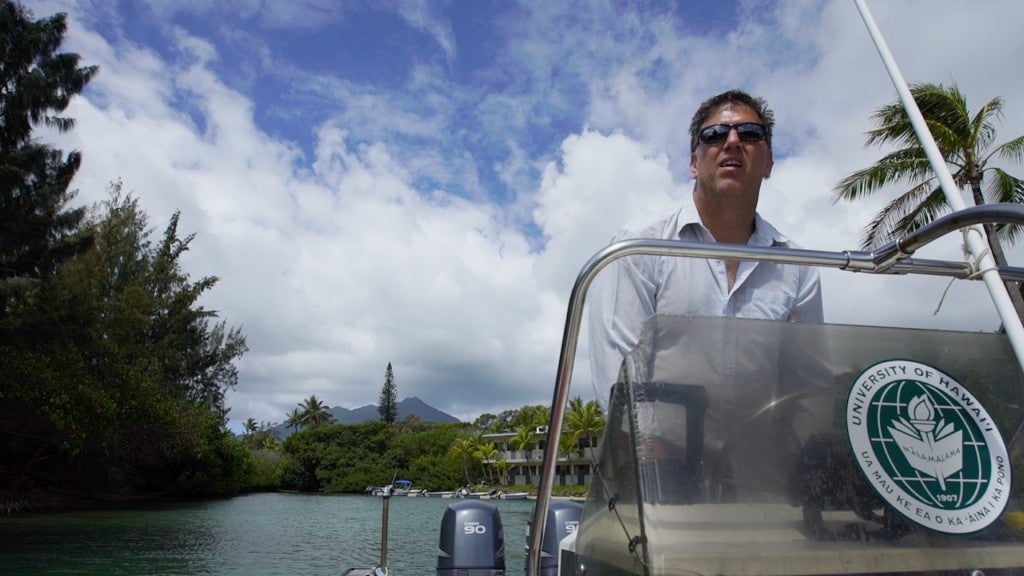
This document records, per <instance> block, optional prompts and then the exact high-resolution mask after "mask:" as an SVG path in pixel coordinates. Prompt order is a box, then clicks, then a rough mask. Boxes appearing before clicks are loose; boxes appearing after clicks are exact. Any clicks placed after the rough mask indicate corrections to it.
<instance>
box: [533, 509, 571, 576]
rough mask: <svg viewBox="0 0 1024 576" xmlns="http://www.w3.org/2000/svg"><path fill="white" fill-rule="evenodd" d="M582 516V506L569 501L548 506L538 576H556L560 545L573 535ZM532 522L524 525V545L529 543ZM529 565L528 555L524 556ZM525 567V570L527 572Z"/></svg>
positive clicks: (560, 553)
mask: <svg viewBox="0 0 1024 576" xmlns="http://www.w3.org/2000/svg"><path fill="white" fill-rule="evenodd" d="M581 516H583V505H582V504H580V503H579V502H572V501H570V500H555V501H553V502H551V503H550V504H549V505H548V515H547V518H545V519H544V541H543V542H541V546H540V576H558V562H559V560H560V559H561V555H562V552H561V550H560V544H561V543H562V540H564V539H565V537H566V536H569V535H570V534H575V533H576V529H577V528H579V526H580V517H581ZM531 524H532V521H530V522H528V523H527V525H526V543H527V546H529V543H530V530H531V528H532V527H531ZM526 562H527V564H529V562H530V555H529V554H527V555H526ZM529 569H530V567H529V566H527V567H526V570H527V571H529Z"/></svg>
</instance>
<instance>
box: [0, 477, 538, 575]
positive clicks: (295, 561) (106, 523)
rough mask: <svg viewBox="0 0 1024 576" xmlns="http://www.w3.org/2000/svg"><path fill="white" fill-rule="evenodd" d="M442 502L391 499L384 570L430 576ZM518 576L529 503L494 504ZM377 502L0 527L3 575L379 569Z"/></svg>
mask: <svg viewBox="0 0 1024 576" xmlns="http://www.w3.org/2000/svg"><path fill="white" fill-rule="evenodd" d="M454 502H459V500H451V499H443V498H406V497H394V498H391V501H390V505H389V530H388V532H389V546H388V568H389V572H390V574H392V575H394V576H411V575H424V574H427V575H429V574H434V573H435V569H436V566H437V542H438V530H439V528H440V526H441V518H442V516H443V515H444V510H445V508H446V507H447V505H448V504H451V503H454ZM489 502H490V503H492V504H494V505H495V506H497V508H498V510H499V511H500V512H501V519H502V522H503V524H504V528H505V548H506V555H507V557H506V566H507V570H508V572H509V573H510V574H522V573H523V563H524V555H525V552H524V551H523V543H524V538H525V534H526V524H527V520H528V519H529V515H530V514H531V513H532V511H533V502H532V501H526V500H491V501H489ZM381 512H382V507H381V499H380V498H376V497H372V496H331V495H309V494H254V495H249V496H241V497H238V498H232V499H229V500H219V501H214V502H202V503H194V504H185V505H176V506H173V507H165V508H159V509H147V510H131V511H103V512H99V511H97V512H76V513H66V514H42V515H33V516H25V517H14V518H0V575H8V574H10V575H15V574H17V575H25V576H34V575H41V574H89V575H97V576H104V575H129V574H130V575H161V576H162V575H193V574H210V575H231V574H238V575H242V574H245V575H251V574H265V575H289V576H290V575H293V574H304V575H320V574H323V575H328V574H332V575H337V574H343V573H344V572H345V571H346V570H348V569H349V568H355V567H369V566H372V565H375V564H376V563H377V562H378V560H379V559H380V526H381V516H382V514H381Z"/></svg>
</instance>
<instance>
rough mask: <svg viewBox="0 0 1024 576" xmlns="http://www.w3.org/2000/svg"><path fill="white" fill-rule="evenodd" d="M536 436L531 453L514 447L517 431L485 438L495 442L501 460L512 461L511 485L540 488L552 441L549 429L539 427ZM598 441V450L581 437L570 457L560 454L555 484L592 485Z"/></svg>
mask: <svg viewBox="0 0 1024 576" xmlns="http://www.w3.org/2000/svg"><path fill="white" fill-rule="evenodd" d="M535 435H536V437H535V441H536V446H535V447H534V448H532V449H530V450H516V449H515V448H513V445H512V439H513V438H515V437H516V433H515V432H497V433H493V434H484V435H483V436H482V437H481V438H482V439H483V440H484V441H486V442H494V446H495V447H496V448H497V449H498V457H497V459H498V460H504V461H506V462H508V464H509V469H508V473H507V479H508V482H509V483H510V484H534V485H536V484H537V483H538V482H539V481H540V473H541V465H542V463H543V460H544V449H545V448H546V447H547V442H548V427H547V426H537V429H536V431H535ZM598 441H599V439H598V438H594V439H593V444H594V447H593V449H591V448H590V446H589V443H588V441H587V439H586V438H580V439H579V440H578V441H577V442H576V444H575V446H574V447H573V449H572V450H571V451H570V452H569V453H568V454H566V453H562V454H559V455H558V466H557V467H556V469H555V484H558V485H562V486H571V485H583V486H589V485H590V476H591V474H593V472H594V459H595V458H596V455H597V445H598Z"/></svg>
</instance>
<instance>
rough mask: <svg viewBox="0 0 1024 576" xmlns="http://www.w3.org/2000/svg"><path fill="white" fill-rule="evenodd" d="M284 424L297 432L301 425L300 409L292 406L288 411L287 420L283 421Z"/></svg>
mask: <svg viewBox="0 0 1024 576" xmlns="http://www.w3.org/2000/svg"><path fill="white" fill-rule="evenodd" d="M285 426H286V427H288V428H291V429H292V430H293V431H295V432H298V431H299V426H302V411H301V410H299V409H298V408H292V411H291V412H289V413H288V420H286V421H285Z"/></svg>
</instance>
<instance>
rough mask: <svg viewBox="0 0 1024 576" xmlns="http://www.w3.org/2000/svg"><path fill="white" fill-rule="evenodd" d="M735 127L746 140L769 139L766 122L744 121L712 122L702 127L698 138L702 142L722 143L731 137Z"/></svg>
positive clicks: (742, 138) (758, 140)
mask: <svg viewBox="0 0 1024 576" xmlns="http://www.w3.org/2000/svg"><path fill="white" fill-rule="evenodd" d="M733 128H735V129H736V133H737V134H738V135H739V137H740V140H743V141H744V142H760V141H761V140H767V139H768V131H767V130H766V129H765V127H764V124H757V123H755V122H744V123H742V124H712V125H711V126H706V127H704V128H701V129H700V132H698V133H697V140H699V141H700V142H701V143H702V144H721V143H722V142H725V141H726V139H727V138H729V133H730V132H732V130H733Z"/></svg>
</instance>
